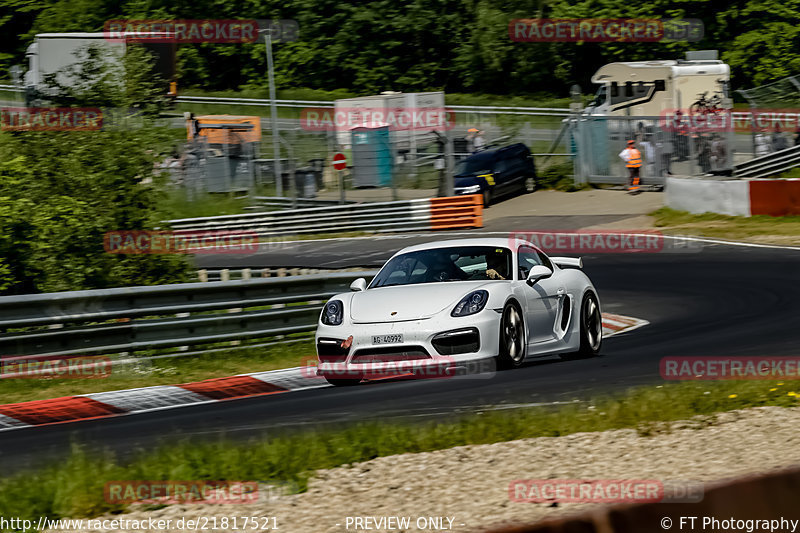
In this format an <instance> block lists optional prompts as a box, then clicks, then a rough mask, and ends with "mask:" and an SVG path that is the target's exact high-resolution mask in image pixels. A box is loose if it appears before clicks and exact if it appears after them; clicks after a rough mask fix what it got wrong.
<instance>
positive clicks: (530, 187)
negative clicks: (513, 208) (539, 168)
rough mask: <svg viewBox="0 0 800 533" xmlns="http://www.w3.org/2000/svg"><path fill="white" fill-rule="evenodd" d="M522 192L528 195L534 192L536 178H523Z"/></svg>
mask: <svg viewBox="0 0 800 533" xmlns="http://www.w3.org/2000/svg"><path fill="white" fill-rule="evenodd" d="M524 190H525V192H526V193H530V192H533V191H535V190H536V178H534V177H529V178H525V184H524Z"/></svg>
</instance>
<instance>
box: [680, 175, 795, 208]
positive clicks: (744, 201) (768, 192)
mask: <svg viewBox="0 0 800 533" xmlns="http://www.w3.org/2000/svg"><path fill="white" fill-rule="evenodd" d="M666 205H667V207H670V208H672V209H679V210H681V211H689V212H690V213H697V214H699V213H719V214H722V215H735V216H746V217H749V216H752V215H771V216H786V215H800V180H796V179H791V180H780V179H775V180H761V179H753V180H719V179H702V178H667V186H666Z"/></svg>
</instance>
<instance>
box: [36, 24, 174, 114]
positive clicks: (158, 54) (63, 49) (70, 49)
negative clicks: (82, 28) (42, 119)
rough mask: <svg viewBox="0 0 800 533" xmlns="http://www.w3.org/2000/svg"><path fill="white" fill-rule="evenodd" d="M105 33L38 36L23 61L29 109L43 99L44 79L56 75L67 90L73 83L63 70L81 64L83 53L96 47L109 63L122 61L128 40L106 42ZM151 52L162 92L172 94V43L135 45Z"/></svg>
mask: <svg viewBox="0 0 800 533" xmlns="http://www.w3.org/2000/svg"><path fill="white" fill-rule="evenodd" d="M107 37H108V35H107V34H105V33H39V34H37V35H36V36H35V38H34V41H33V43H31V45H30V46H28V49H27V50H26V52H25V57H26V58H27V60H28V70H27V71H26V72H25V76H24V84H25V97H26V102H27V103H28V105H30V104H31V103H32V102H34V101H36V100H38V99H46V98H47V93H48V88H47V87H45V77H46V76H47V75H48V74H56V75H57V78H56V79H57V81H58V82H59V83H60V84H62V85H64V86H70V85H71V84H72V83H73V80H72V79H70V78H71V77H70V76H69V75H67V74H66V72H65V69H67V68H69V67H70V66H73V65H76V64H77V63H79V62H80V61H81V58H82V51H83V50H86V49H88V48H89V47H92V46H94V47H97V48H99V49H101V50H103V51H105V52H107V54H106V55H107V57H108V58H109V60H114V58H121V57H122V56H123V55H124V54H125V52H126V50H127V49H128V47H129V46H131V45H132V43H131V42H130V41H128V40H127V39H109V38H107ZM136 45H137V46H143V47H145V48H146V49H147V50H148V51H150V52H152V53H153V54H154V55H155V58H156V64H155V65H154V68H155V71H156V72H157V73H158V74H160V75H161V77H162V78H163V79H164V80H165V81H166V83H167V84H168V86H167V87H165V92H169V93H170V94H174V92H175V84H174V77H175V44H174V43H156V42H153V43H147V42H137V43H136Z"/></svg>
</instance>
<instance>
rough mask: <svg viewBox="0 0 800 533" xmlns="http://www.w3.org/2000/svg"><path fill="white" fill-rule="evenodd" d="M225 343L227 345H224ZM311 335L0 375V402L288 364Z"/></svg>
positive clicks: (295, 361)
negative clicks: (77, 370)
mask: <svg viewBox="0 0 800 533" xmlns="http://www.w3.org/2000/svg"><path fill="white" fill-rule="evenodd" d="M228 346H230V345H228ZM315 354H316V352H315V350H314V342H313V340H304V341H298V342H292V343H286V344H276V345H272V346H266V347H262V348H241V349H238V350H226V351H221V352H212V353H209V354H200V355H188V356H183V357H170V358H165V359H155V360H149V361H142V362H141V363H139V364H135V365H119V366H115V367H114V368H113V370H112V372H111V373H110V374H109V375H108V376H107V377H99V378H93V379H57V378H50V379H0V403H17V402H28V401H32V400H44V399H48V398H58V397H62V396H72V395H75V394H89V393H93V392H103V391H110V390H121V389H131V388H137V387H150V386H153V385H174V384H177V383H189V382H193V381H202V380H205V379H211V378H221V377H228V376H233V375H236V374H246V373H250V372H261V371H266V370H276V369H280V368H290V367H295V366H302V365H305V364H308V362H309V360H310V359H314V358H315V357H316V356H315Z"/></svg>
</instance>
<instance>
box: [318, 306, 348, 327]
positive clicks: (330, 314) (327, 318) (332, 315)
mask: <svg viewBox="0 0 800 533" xmlns="http://www.w3.org/2000/svg"><path fill="white" fill-rule="evenodd" d="M343 317H344V305H342V302H341V301H339V300H331V301H330V302H328V303H326V304H325V307H323V308H322V317H320V320H322V323H323V324H325V325H326V326H338V325H340V324H341V323H342V318H343Z"/></svg>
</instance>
